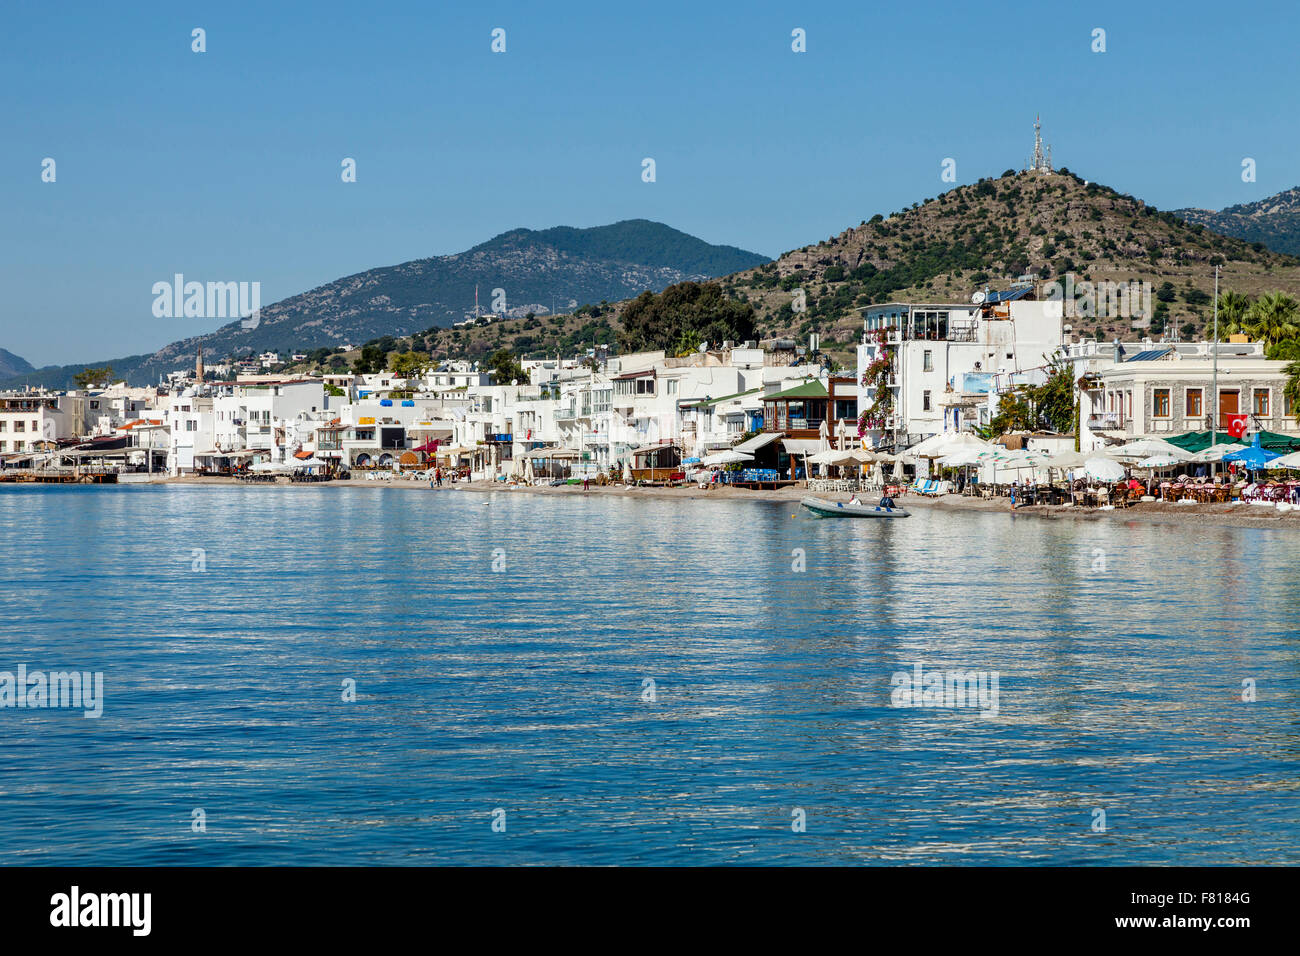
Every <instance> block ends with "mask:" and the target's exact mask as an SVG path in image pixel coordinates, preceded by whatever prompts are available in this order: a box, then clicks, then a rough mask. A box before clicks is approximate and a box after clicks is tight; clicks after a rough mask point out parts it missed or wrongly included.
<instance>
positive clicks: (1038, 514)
mask: <svg viewBox="0 0 1300 956" xmlns="http://www.w3.org/2000/svg"><path fill="white" fill-rule="evenodd" d="M131 484H139V485H176V486H182V487H183V486H219V487H220V486H225V487H252V488H292V489H302V490H328V489H330V488H370V489H381V488H397V489H401V490H404V491H424V492H430V491H460V492H469V493H473V494H526V495H587V496H593V495H594V496H614V497H622V498H655V499H677V500H683V499H685V500H691V501H697V500H701V499H705V500H718V501H764V502H783V503H791V504H798V502H799V500H800V499H802V498H805V497H808V495H809V493H808V491H807V490H806V489H804V488H800V487H787V488H778V489H772V490H767V491H754V490H750V489H747V488H730V487H720V488H715V489H712V490H708V489H702V488H699V487H696V486H694V485H688V486H685V487H678V488H663V487H641V488H632V487H628V486H626V485H622V484H616V485H605V486H600V485H592V486H591V488H590V489H588V490H587V491H583V489H582V486H581V485H558V486H552V485H533V486H528V485H505V484H502V483H500V482H489V481H469V482H457V483H456V484H454V485H444V486H443V487H442V488H440V489H431V488H430V487H429V485H428V483H427V482H424V481H406V480H393V481H365V480H358V479H349V480H347V481H324V482H310V483H302V484H286V483H280V482H277V483H275V484H267V485H248V486H244V485H242V484H240V483H239V482H238V481H236V480H234V479H231V478H214V477H181V478H159V479H155V480H153V481H145V482H131ZM843 497H844V496H843V495H835V496H831V500H837V499H840V498H843ZM869 497H871V496H869ZM899 502H900V503H901V504H902V505H903V506H904V507H905V508H907V509H908V510H933V511H948V512H953V513H962V512H964V513H979V514H1005V515H1010V516H1012V517H1019V516H1024V517H1030V518H1038V519H1043V520H1048V521H1062V520H1066V521H1107V520H1120V521H1141V522H1145V523H1150V524H1182V523H1184V522H1186V521H1188V520H1189V519H1195V520H1196V521H1199V522H1201V523H1203V524H1213V525H1217V526H1226V527H1238V528H1276V529H1286V530H1296V529H1300V508H1297V509H1294V510H1290V511H1278V510H1277V509H1276V508H1275V507H1272V506H1264V505H1251V504H1243V503H1238V504H1193V505H1177V504H1171V503H1168V502H1161V501H1153V502H1140V503H1138V504H1134V505H1131V506H1129V507H1128V508H1114V509H1109V510H1107V509H1102V508H1081V507H1075V506H1062V505H1024V506H1021V507H1019V508H1016V509H1014V510H1013V509H1012V507H1011V502H1010V501H1009V500H1008V499H1006V498H967V497H962V496H959V495H945V496H944V497H942V498H926V497H923V496H920V495H904V496H903V497H902V498H900V499H899Z"/></svg>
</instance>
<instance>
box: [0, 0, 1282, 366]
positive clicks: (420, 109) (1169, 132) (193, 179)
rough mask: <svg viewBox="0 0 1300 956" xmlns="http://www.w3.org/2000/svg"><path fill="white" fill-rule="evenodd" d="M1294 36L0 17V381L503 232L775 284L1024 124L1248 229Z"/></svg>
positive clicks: (1182, 11) (566, 12)
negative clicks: (626, 238) (615, 244)
mask: <svg viewBox="0 0 1300 956" xmlns="http://www.w3.org/2000/svg"><path fill="white" fill-rule="evenodd" d="M1298 24H1300V13H1297V12H1296V10H1295V8H1294V7H1293V6H1289V5H1288V4H1284V3H1271V2H1262V3H1253V4H1250V5H1245V6H1242V5H1230V4H1221V3H1220V4H1208V3H1199V2H1195V0H1190V2H1183V3H1160V4H1155V3H1133V2H1125V3H1108V2H1100V3H1088V4H1044V3H1041V2H1039V3H998V4H996V5H994V4H981V3H969V2H968V3H942V2H930V3H906V4H888V5H881V4H874V3H873V4H863V3H860V2H859V3H848V2H845V3H840V2H828V3H821V4H816V5H812V6H810V5H807V4H796V3H785V4H775V3H774V4H765V3H753V2H747V3H739V2H732V3H715V4H705V3H698V2H696V3H674V2H661V0H656V2H653V3H647V4H637V3H630V4H611V3H608V2H601V3H559V2H557V3H546V4H538V3H533V4H524V3H517V4H508V3H485V4H481V5H480V4H465V5H451V4H441V3H434V2H428V0H424V2H418V3H406V2H392V3H387V2H383V0H373V2H369V3H340V2H331V0H317V2H313V3H301V4H294V3H274V4H268V3H264V2H263V3H241V2H221V3H209V4H186V3H127V4H122V5H118V4H99V3H94V4H91V3H85V4H57V3H56V4H32V3H26V4H21V5H20V4H9V5H7V6H6V7H5V8H4V10H3V13H0V283H2V284H3V296H0V347H5V348H8V349H9V350H11V351H13V352H16V353H18V354H19V355H22V356H23V357H25V358H27V359H29V360H30V361H32V362H33V363H34V364H36V365H38V366H39V365H45V364H51V363H59V364H62V363H71V362H80V361H87V362H89V361H94V360H100V359H105V358H112V357H115V356H119V355H125V354H131V353H136V352H144V351H152V350H154V349H156V348H158V347H160V346H162V345H164V344H166V343H167V342H170V341H173V340H175V339H178V338H182V337H184V336H187V335H192V334H197V333H199V332H204V331H209V330H211V329H212V328H215V327H217V326H218V325H220V324H222V323H221V321H220V320H199V319H158V318H155V317H154V316H153V315H152V312H151V305H152V302H153V296H152V294H151V291H150V290H151V287H152V285H153V283H154V282H157V281H160V280H170V278H171V276H172V274H173V273H175V272H183V273H184V274H185V275H186V277H187V278H192V279H198V280H201V281H207V280H243V281H260V282H261V283H262V301H263V303H264V304H269V303H270V302H273V301H276V300H278V299H281V298H284V297H285V296H288V295H292V294H294V293H297V292H301V291H304V290H306V289H308V288H311V287H312V286H315V285H319V284H321V283H323V282H327V281H329V280H331V279H334V278H337V277H339V276H342V275H347V274H351V273H354V272H359V271H362V270H364V269H367V268H371V267H373V266H378V265H386V264H391V263H396V262H402V261H405V260H408V259H414V258H421V257H424V256H430V255H441V254H446V253H452V252H458V251H461V250H463V249H466V248H468V247H470V246H472V245H474V244H475V243H478V242H481V241H483V240H485V239H488V238H490V237H492V236H494V235H496V234H498V233H500V232H503V231H505V230H507V229H510V228H513V227H516V226H527V227H532V228H546V227H548V226H554V225H574V226H591V225H599V224H603V223H608V222H614V221H617V220H619V219H627V218H633V217H644V218H648V219H655V220H659V221H661V222H665V223H668V224H669V225H672V226H674V227H676V228H679V229H682V230H685V231H687V232H690V233H692V234H694V235H697V236H700V237H701V238H703V239H706V240H708V241H710V242H719V243H728V244H731V245H737V246H741V247H743V248H747V249H752V250H754V251H757V252H761V253H764V254H766V255H770V256H775V255H778V254H780V253H781V252H784V251H786V250H789V249H793V248H796V247H798V246H800V245H803V244H806V243H808V242H815V241H817V240H819V239H823V238H826V237H827V236H830V235H833V234H836V233H838V232H840V231H842V230H843V229H845V228H847V227H849V226H852V225H856V224H857V223H858V222H860V221H861V220H863V219H867V218H870V217H871V216H872V215H873V214H875V213H877V212H885V213H888V212H890V211H892V210H895V209H899V208H901V207H903V206H905V205H910V204H911V203H912V202H915V201H918V200H921V199H924V198H926V197H928V196H934V195H937V194H938V193H939V192H940V191H942V189H944V188H948V187H947V186H945V185H944V184H943V183H941V182H940V179H939V174H940V166H941V163H942V161H943V159H944V158H946V157H952V158H954V159H956V161H957V177H958V182H971V181H973V180H976V179H978V178H979V177H981V176H986V175H998V174H1000V173H1001V172H1002V171H1003V170H1005V169H1007V168H1009V167H1016V168H1019V167H1020V166H1022V165H1023V164H1024V162H1025V161H1026V159H1027V158H1028V154H1029V152H1030V150H1031V147H1032V136H1033V133H1032V122H1033V117H1034V114H1035V113H1041V114H1042V117H1043V127H1044V134H1045V137H1046V140H1047V141H1048V142H1050V143H1051V144H1052V146H1053V148H1054V156H1055V159H1056V162H1057V164H1058V165H1064V166H1067V167H1069V168H1070V169H1071V170H1073V171H1075V172H1077V173H1079V174H1080V175H1082V176H1084V177H1085V178H1088V179H1092V180H1096V181H1100V182H1103V183H1106V184H1108V185H1111V186H1114V187H1115V188H1117V189H1119V190H1120V191H1122V192H1128V193H1132V194H1133V195H1136V196H1138V197H1140V198H1143V199H1145V200H1147V201H1148V202H1152V203H1154V204H1155V205H1157V206H1159V207H1161V208H1176V207H1179V206H1187V205H1196V206H1206V207H1210V208H1221V207H1223V206H1225V205H1230V204H1233V203H1238V202H1249V201H1252V200H1254V199H1259V198H1263V197H1265V196H1268V195H1271V194H1273V193H1275V192H1278V191H1279V190H1282V189H1286V188H1289V187H1291V186H1295V185H1297V183H1300V170H1298V169H1297V166H1298V165H1300V163H1298V162H1297V157H1300V125H1297V124H1296V123H1295V122H1294V118H1295V115H1296V102H1295V101H1296V92H1295V91H1296V90H1298V89H1300V58H1298V57H1297V56H1296V55H1295V52H1294V46H1293V44H1294V38H1295V36H1296V27H1297V25H1298ZM195 27H202V28H204V29H205V30H206V32H207V52H206V53H202V54H198V53H193V52H191V49H190V46H191V30H192V29H193V28H195ZM495 27H501V28H503V29H505V30H506V52H505V53H504V54H494V53H492V52H491V49H490V44H491V35H490V34H491V31H492V29H493V28H495ZM796 27H799V28H802V29H804V30H805V31H806V33H807V52H806V53H802V54H796V53H793V52H792V51H791V30H793V29H794V28H796ZM1098 27H1100V28H1102V29H1104V30H1105V31H1106V47H1107V49H1106V52H1105V53H1093V52H1092V50H1091V45H1092V31H1093V29H1094V28H1098ZM647 156H648V157H653V158H654V159H655V161H656V166H657V181H656V182H654V183H644V182H642V181H641V175H640V174H641V160H642V158H643V157H647ZM45 157H52V158H54V159H55V161H56V163H57V181H56V182H54V183H43V182H41V162H42V160H43V159H44V158H45ZM344 157H352V158H355V159H356V161H357V182H356V183H351V184H344V183H343V182H342V181H341V179H340V163H341V161H342V160H343V158H344ZM1243 157H1251V158H1254V159H1255V160H1256V162H1257V181H1256V182H1254V183H1244V182H1242V180H1241V161H1242V159H1243Z"/></svg>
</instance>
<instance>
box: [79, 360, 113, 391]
mask: <svg viewBox="0 0 1300 956" xmlns="http://www.w3.org/2000/svg"><path fill="white" fill-rule="evenodd" d="M114 374H115V373H114V372H113V366H111V365H105V366H104V367H103V368H84V369H82V370H81V371H80V372H78V373H77V374H76V375H74V376H72V380H73V381H74V382H76V383H77V388H81V389H86V388H90V387H91V386H92V385H109V384H111V383H112V382H113V377H114Z"/></svg>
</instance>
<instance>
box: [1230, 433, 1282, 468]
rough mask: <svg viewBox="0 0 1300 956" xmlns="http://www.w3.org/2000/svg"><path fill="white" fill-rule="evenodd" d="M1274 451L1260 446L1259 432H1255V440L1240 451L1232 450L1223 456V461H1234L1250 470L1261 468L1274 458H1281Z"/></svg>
mask: <svg viewBox="0 0 1300 956" xmlns="http://www.w3.org/2000/svg"><path fill="white" fill-rule="evenodd" d="M1281 457H1282V456H1281V455H1279V454H1278V453H1277V452H1275V451H1269V450H1268V449H1267V448H1261V447H1260V445H1259V434H1258V433H1256V434H1255V441H1254V442H1253V443H1252V444H1250V445H1248V446H1246V447H1245V448H1243V449H1242V450H1241V451H1232V452H1228V454H1226V455H1224V456H1223V460H1224V461H1235V462H1236V463H1237V464H1239V465H1243V466H1245V467H1246V468H1249V469H1251V470H1252V471H1253V470H1255V469H1258V468H1263V467H1264V466H1265V465H1267V464H1268V463H1269V462H1270V461H1272V460H1273V459H1274V458H1281Z"/></svg>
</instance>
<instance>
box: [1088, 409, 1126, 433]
mask: <svg viewBox="0 0 1300 956" xmlns="http://www.w3.org/2000/svg"><path fill="white" fill-rule="evenodd" d="M1128 425H1129V420H1128V419H1127V418H1126V417H1125V416H1123V415H1121V414H1120V413H1119V412H1103V413H1101V414H1100V415H1089V416H1088V427H1089V428H1091V429H1093V430H1094V431H1122V430H1124V429H1126V428H1128Z"/></svg>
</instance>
